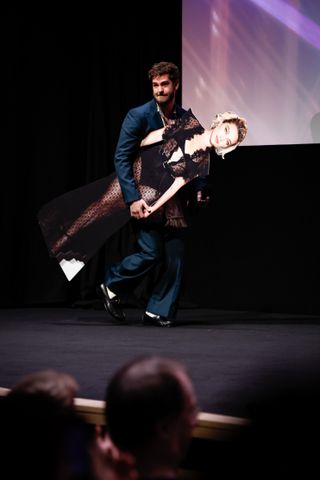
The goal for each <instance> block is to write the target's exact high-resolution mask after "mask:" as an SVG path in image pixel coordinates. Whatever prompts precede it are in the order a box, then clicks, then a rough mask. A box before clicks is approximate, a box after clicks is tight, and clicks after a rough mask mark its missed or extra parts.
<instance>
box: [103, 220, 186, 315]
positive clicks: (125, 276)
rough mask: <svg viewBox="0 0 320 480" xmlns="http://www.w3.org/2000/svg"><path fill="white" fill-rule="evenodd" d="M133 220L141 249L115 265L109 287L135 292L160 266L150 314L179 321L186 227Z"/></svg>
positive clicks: (110, 271) (107, 282)
mask: <svg viewBox="0 0 320 480" xmlns="http://www.w3.org/2000/svg"><path fill="white" fill-rule="evenodd" d="M142 222H143V221H137V220H136V221H133V224H134V230H135V234H136V241H137V244H138V247H139V250H138V251H137V252H135V253H133V254H131V255H128V256H127V257H125V258H124V259H123V260H122V261H120V262H119V263H117V264H115V265H113V266H111V267H110V268H109V269H108V270H107V272H106V276H105V281H104V283H105V285H107V287H108V288H109V289H110V290H111V291H112V292H114V293H117V294H119V295H121V293H130V292H132V291H133V290H134V289H135V288H136V287H137V286H138V285H139V283H140V282H141V281H142V280H143V279H144V277H145V276H146V275H147V274H148V273H149V272H150V271H152V269H154V268H155V267H156V265H159V263H160V269H159V275H157V278H156V281H155V284H154V285H153V287H152V290H151V296H150V298H149V301H148V303H147V306H146V311H148V312H151V313H154V314H157V315H161V316H164V317H167V318H175V316H176V312H177V307H178V300H179V296H180V290H181V281H182V273H183V260H184V245H185V242H184V238H185V231H186V228H174V227H165V226H163V225H158V224H154V225H152V224H151V225H146V224H145V223H142Z"/></svg>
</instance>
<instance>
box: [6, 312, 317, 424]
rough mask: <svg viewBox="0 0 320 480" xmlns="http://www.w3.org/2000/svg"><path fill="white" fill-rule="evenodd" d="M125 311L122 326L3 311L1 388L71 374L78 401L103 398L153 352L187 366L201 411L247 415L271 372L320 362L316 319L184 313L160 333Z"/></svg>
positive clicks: (83, 317) (99, 317) (88, 316)
mask: <svg viewBox="0 0 320 480" xmlns="http://www.w3.org/2000/svg"><path fill="white" fill-rule="evenodd" d="M126 314H127V320H126V322H125V323H122V324H119V323H115V322H114V321H113V320H112V318H111V317H110V316H108V315H107V313H106V312H105V311H104V310H102V309H92V308H91V309H81V308H58V307H54V308H24V309H2V310H0V386H1V387H6V388H11V387H12V386H13V385H14V384H15V382H16V381H17V380H19V379H20V378H21V376H23V375H25V374H27V373H30V372H32V371H35V370H40V369H47V368H51V369H57V370H63V371H66V372H68V373H71V374H72V375H74V376H75V377H76V379H77V381H78V382H79V384H80V392H79V395H78V396H79V397H83V398H92V399H96V400H103V399H104V392H105V387H106V384H107V382H108V380H109V378H110V376H111V375H112V373H113V372H114V371H115V370H116V369H117V368H118V367H119V366H120V365H122V364H123V363H124V362H126V361H127V360H129V359H131V358H132V357H135V356H137V355H142V354H157V355H162V356H168V357H172V358H176V359H178V360H180V361H182V362H184V363H185V364H186V366H187V368H188V370H189V372H190V374H191V377H192V378H193V380H194V384H195V389H196V392H197V395H198V399H199V406H200V410H201V411H203V412H209V413H219V414H224V415H235V416H246V414H245V412H246V403H247V401H248V398H250V396H251V395H254V394H255V392H256V391H257V390H258V389H260V388H264V386H265V385H266V383H267V382H268V381H269V379H270V375H274V374H275V373H280V374H282V375H283V374H286V372H288V373H292V372H297V373H301V372H303V370H304V369H309V368H313V367H314V366H317V365H319V353H320V316H316V315H292V314H267V313H259V312H243V311H242V312H235V311H222V310H205V309H196V308H195V309H182V310H180V311H179V316H178V320H177V326H176V327H175V328H169V329H165V328H164V329H162V328H157V327H145V326H142V325H141V324H140V318H141V314H142V311H141V310H139V309H133V308H131V309H127V310H126Z"/></svg>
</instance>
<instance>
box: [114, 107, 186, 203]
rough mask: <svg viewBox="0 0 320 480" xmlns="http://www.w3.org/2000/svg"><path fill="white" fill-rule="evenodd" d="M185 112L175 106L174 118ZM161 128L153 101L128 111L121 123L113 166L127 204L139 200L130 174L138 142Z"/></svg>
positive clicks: (159, 117) (161, 124) (139, 196)
mask: <svg viewBox="0 0 320 480" xmlns="http://www.w3.org/2000/svg"><path fill="white" fill-rule="evenodd" d="M185 112H186V110H184V109H183V108H182V107H180V106H179V105H176V106H175V118H180V117H181V116H182V115H183V114H184V113H185ZM162 127H163V123H162V120H161V116H160V114H159V112H158V110H157V104H156V101H155V100H154V99H152V100H150V101H149V102H147V103H145V104H143V105H140V106H139V107H136V108H132V109H131V110H129V111H128V113H127V115H126V117H125V119H124V121H123V123H122V127H121V131H120V135H119V139H118V143H117V146H116V151H115V155H114V165H115V170H116V172H117V176H118V179H119V183H120V186H121V190H122V195H123V198H124V201H125V203H127V204H130V203H132V202H134V201H135V200H139V199H140V198H141V195H140V193H139V191H138V190H137V187H136V183H135V180H134V178H133V173H132V165H133V162H134V160H135V158H136V157H137V153H138V150H139V146H140V142H141V140H142V139H143V138H144V137H145V136H146V135H148V133H150V132H151V131H153V130H157V129H159V128H162Z"/></svg>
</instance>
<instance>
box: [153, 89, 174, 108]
mask: <svg viewBox="0 0 320 480" xmlns="http://www.w3.org/2000/svg"><path fill="white" fill-rule="evenodd" d="M173 99H174V92H172V93H170V95H168V96H167V95H160V96H156V97H155V101H156V102H157V104H158V105H159V106H164V107H165V106H166V105H168V104H169V103H170V102H171V101H172V100H173Z"/></svg>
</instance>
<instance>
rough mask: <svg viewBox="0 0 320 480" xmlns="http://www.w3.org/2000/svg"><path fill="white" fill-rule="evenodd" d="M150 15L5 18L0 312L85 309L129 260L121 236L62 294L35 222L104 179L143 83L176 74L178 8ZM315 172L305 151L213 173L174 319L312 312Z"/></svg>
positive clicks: (138, 9)
mask: <svg viewBox="0 0 320 480" xmlns="http://www.w3.org/2000/svg"><path fill="white" fill-rule="evenodd" d="M162 10H163V8H162V6H161V5H160V6H159V12H158V11H157V8H156V6H155V5H153V6H152V7H151V4H150V2H144V1H140V2H130V3H128V4H125V5H124V4H120V2H118V4H115V5H113V11H112V14H111V13H109V12H108V11H107V10H106V7H105V6H102V4H100V3H95V2H90V3H87V4H85V5H84V6H81V5H80V4H79V5H77V6H76V8H72V7H71V6H68V5H67V3H65V4H64V5H60V4H59V3H56V4H52V5H51V6H40V7H39V6H37V7H32V6H30V5H28V6H24V7H21V8H14V7H11V8H7V10H6V11H4V13H3V15H2V20H1V32H2V34H1V35H2V45H3V46H4V45H5V46H6V47H5V48H4V49H3V50H4V53H3V55H2V62H3V65H2V66H3V69H2V70H3V72H4V73H5V76H6V80H7V82H6V85H5V89H4V90H3V92H4V102H3V104H4V105H6V109H5V111H6V112H7V115H5V122H4V126H3V132H4V135H3V140H2V164H3V173H2V188H1V195H2V200H1V206H2V213H1V243H2V247H1V252H2V268H1V280H2V285H1V290H0V292H1V297H0V302H1V306H19V307H20V306H31V305H32V306H34V305H73V304H78V305H86V306H88V305H90V304H92V302H94V299H95V298H96V294H95V286H96V284H97V283H98V282H99V281H100V280H102V276H103V271H104V266H105V264H106V263H108V262H112V261H114V260H116V259H118V258H119V257H120V256H121V255H123V254H124V253H126V252H128V251H130V249H131V248H133V242H132V235H131V230H130V226H126V227H125V228H124V229H122V230H121V231H120V232H119V233H117V234H116V235H115V236H114V237H112V238H111V239H110V240H109V241H108V242H107V244H106V246H105V247H103V248H102V249H101V250H100V251H99V252H98V253H97V255H96V256H95V257H94V258H93V259H92V260H91V261H90V262H89V264H88V265H87V266H86V267H85V268H84V269H83V271H81V272H80V273H79V274H78V275H77V277H76V278H75V279H74V280H73V281H72V282H70V283H69V282H68V281H67V280H66V279H65V276H64V274H63V272H62V270H61V269H60V267H59V266H58V264H57V262H56V261H55V260H53V259H50V258H49V256H48V254H47V251H46V247H45V245H44V242H43V240H42V237H41V233H40V230H39V227H38V224H37V218H36V215H37V212H38V210H39V209H40V207H41V206H42V205H43V204H44V203H46V202H47V201H49V200H50V199H51V198H53V197H55V196H57V195H59V194H61V193H64V192H66V191H68V190H71V189H73V188H76V187H78V186H80V185H83V184H85V183H88V182H90V181H93V180H96V179H97V178H100V177H102V176H105V175H106V174H108V173H110V172H111V171H113V152H114V148H115V144H116V141H117V138H118V134H119V130H120V126H121V122H122V120H123V118H124V115H125V114H126V112H127V110H128V109H129V108H132V107H134V106H137V105H139V104H141V103H143V102H145V101H148V100H149V99H150V98H151V89H150V84H149V80H148V78H147V71H148V69H149V68H150V66H151V65H152V64H153V63H155V62H158V61H161V60H169V61H173V62H175V63H177V64H178V65H179V66H180V67H181V35H182V31H181V30H182V29H181V1H174V2H171V3H170V7H169V8H166V9H165V10H166V11H162ZM182 86H183V77H182ZM178 100H179V102H180V101H181V91H180V93H179V96H178ZM184 106H185V107H189V105H184ZM190 107H192V106H190ZM212 111H213V114H214V113H215V110H214V105H213V106H212ZM239 113H241V112H239ZM279 128H281V125H279ZM318 158H319V144H315V145H303V146H302V145H301V146H300V145H295V146H292V145H291V146H290V145H288V146H271V147H270V146H268V147H264V146H261V147H245V146H243V147H240V148H239V149H237V150H236V151H235V152H234V153H232V154H231V155H230V158H228V157H227V159H226V160H225V161H223V160H221V159H218V158H214V159H213V160H212V168H211V174H210V177H211V182H212V186H213V192H214V194H213V201H212V203H211V205H210V207H209V208H208V209H207V210H206V211H202V212H199V214H198V215H197V216H196V217H195V218H194V220H193V225H192V229H191V231H190V235H189V239H188V246H187V248H188V252H187V257H186V259H187V262H186V272H185V282H184V286H183V295H182V302H183V304H184V306H188V305H189V306H190V307H192V306H200V307H201V306H205V307H212V308H224V309H240V310H241V309H245V310H263V311H282V312H283V311H288V312H292V311H302V312H306V313H313V312H319V311H320V302H319V298H318V297H319V295H318V291H319V286H320V285H319V280H318V277H319V276H318V271H319V263H320V262H319V259H320V255H319V234H318V224H319V212H318V166H317V164H318ZM140 293H141V296H142V297H143V290H142V291H141V292H140ZM90 302H91V303H90ZM138 303H139V302H138Z"/></svg>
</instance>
